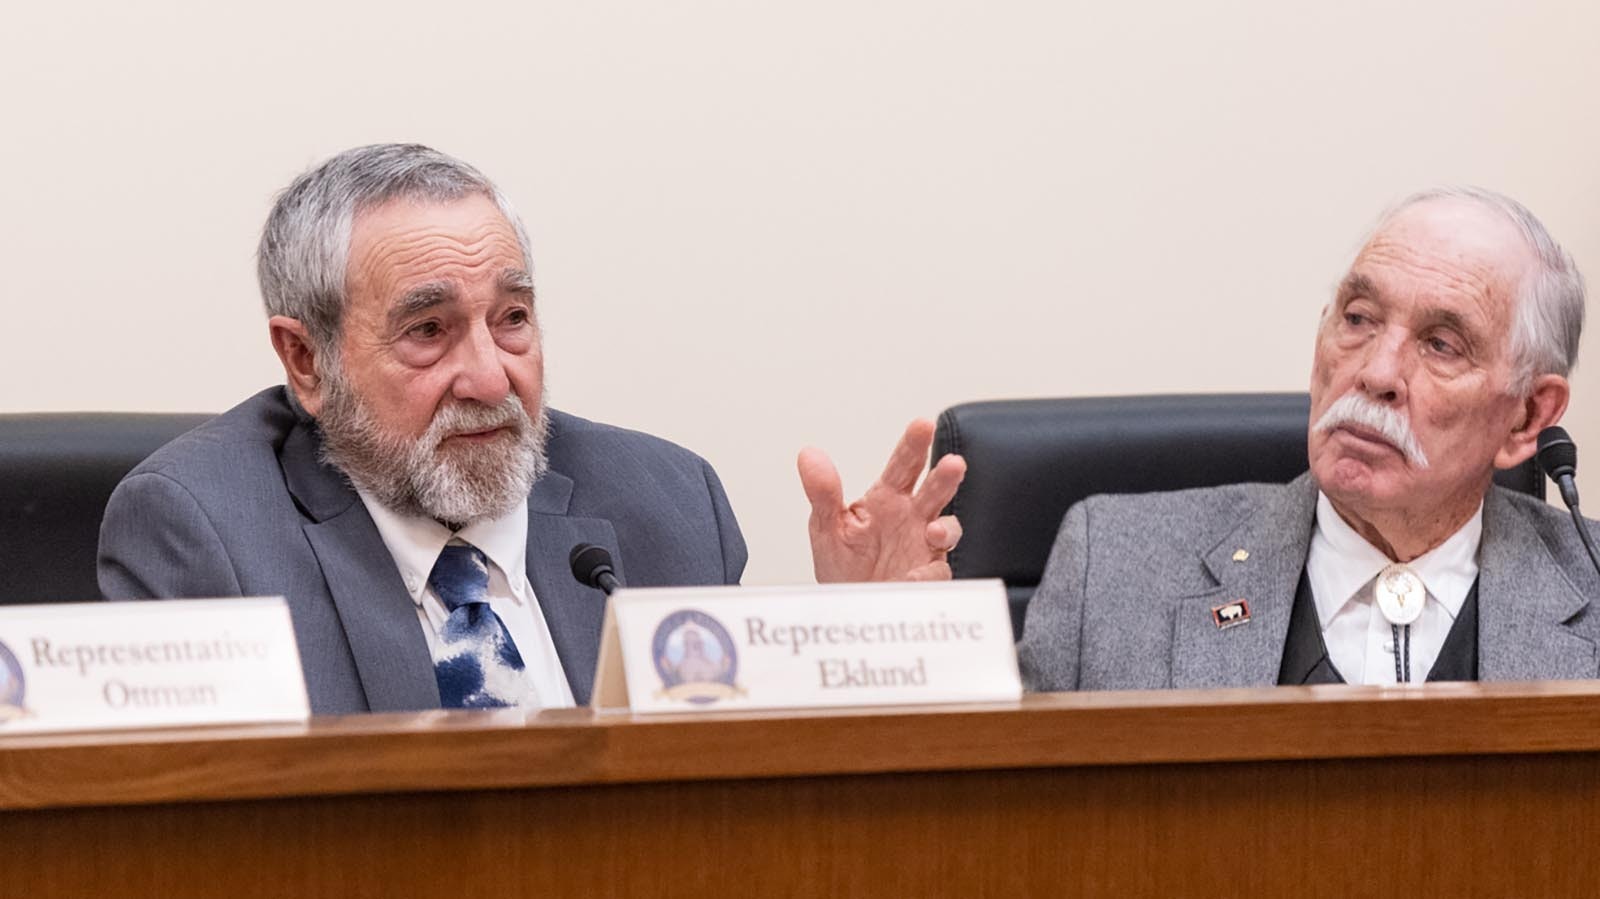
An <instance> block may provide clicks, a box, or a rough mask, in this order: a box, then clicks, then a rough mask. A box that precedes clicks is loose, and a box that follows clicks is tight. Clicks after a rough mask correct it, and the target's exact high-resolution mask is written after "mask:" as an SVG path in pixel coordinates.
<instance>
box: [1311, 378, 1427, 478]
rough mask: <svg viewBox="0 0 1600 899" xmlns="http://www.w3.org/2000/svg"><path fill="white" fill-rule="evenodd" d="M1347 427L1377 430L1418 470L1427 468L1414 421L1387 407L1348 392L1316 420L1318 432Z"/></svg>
mask: <svg viewBox="0 0 1600 899" xmlns="http://www.w3.org/2000/svg"><path fill="white" fill-rule="evenodd" d="M1345 425H1356V426H1357V427H1360V428H1365V429H1366V430H1369V431H1376V432H1377V433H1378V434H1379V435H1381V436H1382V437H1383V439H1384V440H1385V441H1386V442H1388V443H1389V444H1390V445H1391V446H1393V447H1394V448H1395V449H1397V450H1399V451H1400V452H1401V454H1403V455H1404V456H1405V457H1406V461H1408V462H1410V463H1411V464H1412V465H1414V466H1416V467H1417V468H1427V467H1428V457H1427V455H1426V454H1425V453H1423V452H1422V444H1421V443H1419V442H1417V435H1416V434H1415V433H1414V432H1412V430H1411V421H1410V420H1409V419H1407V418H1406V416H1404V415H1402V414H1401V413H1399V412H1396V411H1395V410H1393V409H1391V408H1389V407H1388V406H1385V405H1382V404H1381V403H1376V402H1373V401H1372V400H1370V399H1368V398H1367V397H1365V396H1363V395H1361V394H1360V393H1355V392H1351V393H1347V394H1345V395H1344V396H1342V397H1339V399H1338V400H1337V401H1335V402H1334V404H1333V405H1331V406H1329V407H1328V411H1326V412H1324V413H1322V417H1321V418H1319V419H1317V425H1316V430H1318V431H1331V430H1333V429H1334V428H1339V427H1343V426H1345Z"/></svg>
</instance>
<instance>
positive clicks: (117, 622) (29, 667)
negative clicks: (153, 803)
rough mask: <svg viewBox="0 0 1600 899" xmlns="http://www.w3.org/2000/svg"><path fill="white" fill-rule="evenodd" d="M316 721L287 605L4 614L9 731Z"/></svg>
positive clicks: (1, 660)
mask: <svg viewBox="0 0 1600 899" xmlns="http://www.w3.org/2000/svg"><path fill="white" fill-rule="evenodd" d="M310 715H311V708H310V704H309V703H308V702H307V700H306V686H305V678H304V676H303V675H302V674H301V672H300V651H299V648H298V647H297V646H296V645H295V640H294V628H293V627H292V626H291V624H290V620H289V607H288V606H287V605H285V604H284V601H283V600H282V599H279V598H276V597H273V598H264V599H172V600H162V601H158V602H105V603H72V604H51V605H34V606H9V607H0V735H5V734H11V733H26V732H33V731H56V730H100V729H105V728H121V727H169V726H175V725H189V724H237V723H245V722H268V721H280V722H281V721H305V720H306V719H307V718H309V717H310Z"/></svg>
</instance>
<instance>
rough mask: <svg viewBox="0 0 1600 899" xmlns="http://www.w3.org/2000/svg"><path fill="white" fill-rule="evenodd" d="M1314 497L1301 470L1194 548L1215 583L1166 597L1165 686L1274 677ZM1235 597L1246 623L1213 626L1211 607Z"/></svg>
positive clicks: (1257, 682) (1253, 682) (1261, 682)
mask: <svg viewBox="0 0 1600 899" xmlns="http://www.w3.org/2000/svg"><path fill="white" fill-rule="evenodd" d="M1316 498H1317V488H1316V484H1315V483H1314V482H1313V481H1312V480H1311V476H1310V475H1309V474H1306V475H1302V476H1300V477H1299V478H1297V479H1296V480H1295V481H1293V482H1292V483H1290V484H1288V485H1287V486H1285V487H1283V488H1282V489H1281V490H1279V491H1277V492H1276V493H1275V494H1274V495H1273V497H1272V499H1271V500H1270V501H1269V502H1268V504H1267V505H1266V506H1265V507H1264V508H1262V509H1261V510H1260V511H1259V512H1257V513H1256V514H1251V515H1248V516H1247V517H1246V518H1245V519H1244V520H1243V521H1241V522H1240V523H1239V524H1238V526H1237V527H1235V528H1234V529H1233V530H1232V531H1230V532H1229V533H1228V534H1227V536H1225V537H1224V538H1223V539H1222V540H1221V541H1220V542H1218V543H1217V544H1216V545H1215V546H1212V547H1208V548H1207V549H1206V550H1205V551H1204V552H1203V553H1202V554H1201V562H1202V563H1203V564H1204V565H1205V568H1206V570H1207V571H1208V572H1209V573H1210V575H1211V577H1212V578H1213V580H1214V581H1215V582H1216V584H1217V586H1216V587H1215V588H1213V589H1211V590H1207V591H1205V592H1202V593H1199V594H1195V595H1190V596H1183V597H1179V598H1177V599H1176V600H1175V601H1174V621H1173V636H1172V686H1174V687H1178V688H1191V689H1192V688H1208V687H1239V686H1266V685H1271V684H1275V683H1277V681H1278V669H1279V666H1280V665H1281V663H1282V661H1283V649H1284V641H1285V640H1286V639H1287V637H1288V633H1289V620H1290V616H1291V613H1292V612H1293V609H1294V597H1295V585H1296V584H1297V583H1299V580H1300V574H1301V572H1302V571H1304V570H1305V562H1306V551H1307V548H1308V547H1309V546H1310V544H1311V525H1312V518H1313V515H1314V513H1315V511H1316ZM1241 556H1242V557H1243V558H1241ZM1236 600H1244V601H1245V602H1247V603H1249V605H1250V620H1249V622H1248V623H1245V624H1238V625H1234V626H1232V627H1228V628H1225V629H1224V628H1220V627H1218V626H1217V623H1216V621H1215V619H1214V618H1213V617H1212V614H1211V610H1212V608H1213V607H1215V606H1217V605H1220V604H1223V603H1231V602H1234V601H1236Z"/></svg>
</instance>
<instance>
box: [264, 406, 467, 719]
mask: <svg viewBox="0 0 1600 899" xmlns="http://www.w3.org/2000/svg"><path fill="white" fill-rule="evenodd" d="M317 446H318V438H317V435H316V433H315V430H314V429H313V427H312V426H310V425H307V424H305V423H302V424H299V425H297V426H296V427H295V428H294V430H292V431H290V433H289V436H288V438H287V439H286V440H285V441H284V448H283V453H282V455H281V458H282V461H283V471H284V477H285V480H286V481H287V482H288V486H289V491H290V492H291V493H292V494H294V496H295V499H296V500H297V501H298V502H299V503H300V505H301V507H302V508H303V509H304V510H305V512H306V514H307V516H308V517H310V518H311V519H312V520H311V521H310V522H309V523H307V524H306V525H305V526H304V529H305V534H306V539H307V540H309V541H310V542H311V549H312V551H313V552H315V553H316V556H317V563H318V564H319V565H321V567H322V575H323V579H324V580H325V581H326V582H327V585H328V592H329V593H330V594H331V595H332V596H333V602H334V607H335V608H336V609H337V610H338V613H339V622H340V624H342V625H343V626H344V632H345V639H346V640H348V641H349V644H350V652H351V654H352V655H353V656H354V657H355V662H356V671H357V673H358V674H359V676H360V678H361V689H362V691H363V692H365V693H366V696H367V706H368V708H369V709H370V710H372V711H374V712H389V711H410V710H414V709H429V708H438V707H439V686H438V683H437V682H436V681H435V679H434V675H433V657H432V655H431V654H430V653H429V652H428V642H427V638H426V637H424V636H423V633H422V628H421V627H420V626H419V624H418V622H417V607H416V605H415V604H414V603H412V601H411V595H410V593H409V592H408V591H407V590H406V588H405V585H404V584H403V583H401V581H400V572H399V570H398V569H397V568H396V567H395V564H394V557H393V556H391V555H390V554H389V548H388V547H386V546H384V543H383V538H382V537H381V536H380V535H379V534H378V528H377V526H376V525H374V524H373V523H372V518H371V516H369V515H368V514H367V508H366V506H364V505H362V504H361V501H360V497H358V496H357V495H356V492H355V490H354V489H352V488H351V487H350V485H349V484H348V483H347V482H346V481H345V479H344V476H343V475H341V474H339V472H338V471H336V470H335V469H333V468H330V467H328V466H326V465H323V464H322V463H321V462H320V461H319V460H318V459H317Z"/></svg>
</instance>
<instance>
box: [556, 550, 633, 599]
mask: <svg viewBox="0 0 1600 899" xmlns="http://www.w3.org/2000/svg"><path fill="white" fill-rule="evenodd" d="M567 561H568V562H570V563H571V564H572V576H573V577H575V578H577V579H578V583H580V584H582V585H584V586H585V587H594V588H596V589H598V590H602V591H604V592H605V594H606V595H607V596H610V595H611V593H612V591H614V590H616V589H617V588H618V587H620V586H622V583H621V582H620V581H618V580H617V572H616V570H615V569H613V568H612V567H611V553H610V552H609V551H608V550H607V549H606V548H605V547H603V546H595V545H594V544H593V543H580V544H578V545H577V546H574V547H573V548H572V555H570V556H568V557H567Z"/></svg>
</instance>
